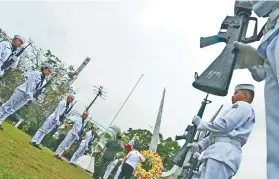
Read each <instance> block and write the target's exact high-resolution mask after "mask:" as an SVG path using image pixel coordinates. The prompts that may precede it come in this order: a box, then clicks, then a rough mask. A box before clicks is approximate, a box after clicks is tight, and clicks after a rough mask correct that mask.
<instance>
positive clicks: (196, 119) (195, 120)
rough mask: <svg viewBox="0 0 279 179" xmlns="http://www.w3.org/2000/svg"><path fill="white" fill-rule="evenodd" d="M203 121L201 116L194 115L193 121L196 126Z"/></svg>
mask: <svg viewBox="0 0 279 179" xmlns="http://www.w3.org/2000/svg"><path fill="white" fill-rule="evenodd" d="M200 122H201V118H200V117H199V116H194V117H193V119H192V123H193V124H194V125H195V126H198V125H199V124H200Z"/></svg>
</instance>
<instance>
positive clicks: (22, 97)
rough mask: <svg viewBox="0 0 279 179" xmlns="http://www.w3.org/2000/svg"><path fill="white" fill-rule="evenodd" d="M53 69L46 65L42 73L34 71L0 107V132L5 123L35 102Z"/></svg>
mask: <svg viewBox="0 0 279 179" xmlns="http://www.w3.org/2000/svg"><path fill="white" fill-rule="evenodd" d="M51 73H52V69H51V67H50V66H49V65H48V64H45V65H44V66H43V67H42V69H41V71H33V72H30V73H29V75H28V79H27V80H26V81H25V82H24V83H23V84H22V85H20V86H18V87H17V88H16V89H15V91H14V93H13V94H12V96H11V97H10V98H9V99H8V101H6V102H5V103H4V104H3V105H2V106H1V107H0V130H3V127H2V123H3V121H4V120H5V119H6V118H7V117H8V116H9V115H11V114H13V113H14V112H15V111H17V110H18V109H20V108H21V107H22V106H24V105H25V104H27V102H28V101H32V100H34V98H33V95H34V93H35V92H37V91H38V90H40V89H41V88H42V87H43V85H44V84H45V83H46V77H48V76H50V75H51Z"/></svg>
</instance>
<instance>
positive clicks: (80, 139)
mask: <svg viewBox="0 0 279 179" xmlns="http://www.w3.org/2000/svg"><path fill="white" fill-rule="evenodd" d="M84 122H85V121H84ZM88 124H89V121H88V122H87V123H86V124H85V126H84V127H82V128H81V130H80V131H79V134H78V135H79V142H81V141H82V135H83V132H84V129H86V127H87V126H88Z"/></svg>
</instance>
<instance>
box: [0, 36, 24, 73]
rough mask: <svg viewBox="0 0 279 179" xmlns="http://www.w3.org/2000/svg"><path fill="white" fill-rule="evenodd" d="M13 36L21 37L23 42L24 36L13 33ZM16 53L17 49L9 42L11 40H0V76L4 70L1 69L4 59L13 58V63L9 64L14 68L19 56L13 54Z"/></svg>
mask: <svg viewBox="0 0 279 179" xmlns="http://www.w3.org/2000/svg"><path fill="white" fill-rule="evenodd" d="M14 38H17V39H21V40H22V41H23V43H24V41H25V40H24V38H23V37H21V36H19V35H15V36H14ZM17 53H18V49H17V48H15V47H13V45H12V44H11V42H8V41H2V42H0V76H2V75H3V74H4V73H5V71H4V70H2V69H1V67H2V65H3V63H4V62H5V61H7V60H8V59H10V58H12V59H13V63H12V64H11V66H10V67H11V68H16V66H17V64H18V62H19V58H18V57H16V56H14V55H15V54H17Z"/></svg>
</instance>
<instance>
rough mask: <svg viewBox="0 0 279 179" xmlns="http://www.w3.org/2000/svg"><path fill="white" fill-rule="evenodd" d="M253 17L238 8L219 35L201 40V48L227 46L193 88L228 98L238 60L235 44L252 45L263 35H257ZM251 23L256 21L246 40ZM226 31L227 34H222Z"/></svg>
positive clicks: (223, 25)
mask: <svg viewBox="0 0 279 179" xmlns="http://www.w3.org/2000/svg"><path fill="white" fill-rule="evenodd" d="M250 16H251V9H246V8H241V7H236V12H235V16H227V17H226V18H225V20H224V21H223V22H222V25H221V28H220V31H219V33H218V35H215V36H210V37H206V38H203V37H201V38H200V48H203V47H206V46H209V45H213V44H216V43H219V42H225V43H226V46H225V48H224V49H223V51H222V52H221V54H220V55H219V56H218V57H217V58H216V59H215V60H214V61H213V62H212V63H211V64H210V65H209V66H208V67H207V68H206V69H205V70H204V72H203V73H202V74H201V75H200V76H199V75H198V74H197V73H196V79H195V81H194V82H193V84H192V85H193V87H194V88H197V89H199V90H201V91H204V92H206V93H210V94H213V95H217V96H226V95H227V94H228V88H229V86H230V82H231V78H232V75H233V71H234V68H235V64H236V61H237V59H238V53H239V51H238V49H235V48H234V45H233V42H235V41H239V42H242V43H251V42H255V41H259V40H260V38H261V34H259V35H257V27H258V20H257V18H255V17H250ZM250 21H255V27H254V32H253V35H252V36H251V37H249V38H246V32H247V28H248V24H249V22H250ZM222 30H225V31H226V32H222Z"/></svg>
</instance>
